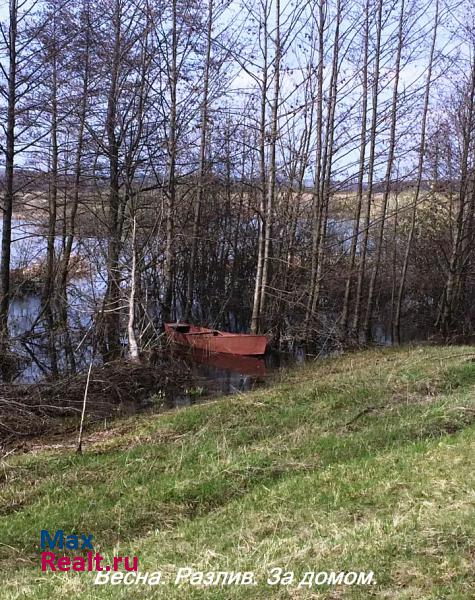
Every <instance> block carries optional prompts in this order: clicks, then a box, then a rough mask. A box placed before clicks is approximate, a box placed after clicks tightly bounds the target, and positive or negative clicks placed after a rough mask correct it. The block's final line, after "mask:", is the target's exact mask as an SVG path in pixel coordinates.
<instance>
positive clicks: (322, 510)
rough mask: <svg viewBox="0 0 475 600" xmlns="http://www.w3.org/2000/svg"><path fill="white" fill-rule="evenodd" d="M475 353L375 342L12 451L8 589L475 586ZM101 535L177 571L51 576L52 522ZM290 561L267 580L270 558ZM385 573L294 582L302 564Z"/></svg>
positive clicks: (287, 590) (348, 590)
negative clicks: (240, 388)
mask: <svg viewBox="0 0 475 600" xmlns="http://www.w3.org/2000/svg"><path fill="white" fill-rule="evenodd" d="M474 356H475V354H474V352H473V350H472V349H470V348H468V347H450V348H447V347H438V348H436V347H421V348H417V347H414V348H404V349H387V350H372V351H367V352H361V353H356V354H352V355H348V356H346V357H343V358H337V359H327V360H323V361H320V362H319V363H316V364H315V365H308V366H305V367H303V368H300V369H296V370H294V371H289V372H287V373H284V374H282V376H281V378H280V379H281V380H280V381H278V382H276V383H275V385H273V386H272V387H269V388H267V389H263V390H259V391H256V392H253V393H251V394H246V395H243V396H239V397H227V398H223V399H220V400H218V401H214V402H212V403H209V404H202V405H199V406H195V407H192V408H187V409H184V410H181V411H177V412H174V413H170V414H166V415H157V416H145V415H142V416H140V417H135V418H133V419H130V420H126V421H122V422H120V423H118V424H116V425H115V426H114V428H113V429H112V430H111V431H110V432H108V433H107V434H101V433H100V432H96V433H94V434H91V435H90V436H89V440H88V441H87V442H86V450H85V453H84V455H82V456H78V455H76V454H75V453H74V451H73V449H72V447H70V446H68V445H65V447H64V448H59V449H58V448H50V449H48V448H47V447H46V448H44V449H43V450H41V451H38V452H34V453H33V452H31V453H27V454H23V455H11V456H9V457H7V458H6V459H4V460H3V461H2V462H1V463H0V479H1V488H0V572H1V573H2V584H3V585H2V587H1V588H0V598H9V599H10V598H33V599H40V598H54V599H62V598H79V599H88V600H89V599H95V598H98V599H101V598H111V599H112V598H114V599H115V598H134V599H135V598H137V599H140V598H163V599H172V600H173V599H175V598H176V599H178V598H180V599H183V598H212V599H222V600H231V599H234V598H256V599H265V598H356V599H358V598H368V597H374V598H388V599H403V598H404V599H434V600H436V599H437V600H445V599H453V600H458V599H465V598H467V599H468V598H472V597H474V596H475V577H474V559H475V472H474V457H475V453H474V450H475V426H474V423H475V397H474V391H475V362H474V361H473V358H474ZM59 528H63V529H64V530H65V531H66V532H68V533H69V532H73V531H75V532H87V533H92V534H94V539H95V544H96V545H95V549H96V550H98V551H101V553H102V554H103V555H105V556H106V557H107V558H109V559H110V557H111V556H112V555H114V554H124V555H127V554H131V555H137V556H139V568H140V571H142V572H145V571H149V572H152V571H156V570H161V571H162V572H163V577H164V578H165V581H166V583H165V584H164V585H160V586H156V587H154V588H150V587H149V586H136V585H133V586H124V585H116V586H111V585H103V586H94V585H93V584H92V581H93V577H92V575H91V574H87V573H79V574H74V573H71V574H69V573H68V574H67V573H59V574H51V573H47V574H43V573H41V571H40V568H39V564H40V560H39V555H40V550H39V532H40V530H41V529H50V530H53V531H55V530H56V529H59ZM184 566H190V567H193V568H196V569H200V570H204V571H210V570H214V571H220V570H232V571H250V570H252V571H254V572H255V573H256V578H257V580H258V584H257V585H255V586H234V585H233V586H226V587H212V588H199V587H191V586H184V587H175V586H174V585H172V584H171V583H170V584H169V583H167V581H168V580H171V581H173V580H174V574H175V573H176V571H177V569H178V568H179V567H184ZM276 566H281V567H282V568H284V569H285V570H286V571H290V570H291V571H294V572H295V574H296V575H295V576H296V582H295V584H294V585H290V586H274V587H270V586H268V585H266V579H267V573H268V571H269V570H270V569H272V568H273V567H276ZM309 570H310V571H337V572H338V571H370V570H372V571H374V573H375V579H376V584H375V585H372V586H333V587H328V586H319V587H314V588H312V589H309V588H306V587H304V588H298V586H297V584H298V581H299V580H300V576H302V575H303V574H304V573H305V571H309Z"/></svg>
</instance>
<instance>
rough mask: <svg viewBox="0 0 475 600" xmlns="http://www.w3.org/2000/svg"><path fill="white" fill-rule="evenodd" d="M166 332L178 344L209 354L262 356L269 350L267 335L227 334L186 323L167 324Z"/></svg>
mask: <svg viewBox="0 0 475 600" xmlns="http://www.w3.org/2000/svg"><path fill="white" fill-rule="evenodd" d="M165 332H166V333H167V335H168V336H169V338H170V339H171V340H172V341H173V342H174V343H176V344H180V345H182V346H188V347H190V348H197V349H199V350H202V351H204V352H209V353H221V354H236V355H238V356H262V355H263V354H265V351H266V348H267V338H266V336H265V335H252V334H241V333H227V332H224V331H217V330H216V329H207V328H206V327H196V326H194V325H188V324H186V323H166V324H165Z"/></svg>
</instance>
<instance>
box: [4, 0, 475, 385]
mask: <svg viewBox="0 0 475 600" xmlns="http://www.w3.org/2000/svg"><path fill="white" fill-rule="evenodd" d="M0 54H1V61H0V70H1V73H0V94H1V106H0V109H1V119H0V125H1V132H0V135H1V139H0V144H1V145H0V149H1V154H2V160H3V167H4V171H3V176H2V181H1V185H2V188H3V189H2V209H3V210H2V219H3V227H2V247H1V267H0V281H1V291H0V343H1V348H0V350H1V351H2V356H3V359H2V360H0V363H2V371H3V372H4V377H5V378H7V377H8V370H9V368H10V363H9V361H8V360H7V357H8V356H13V355H14V353H15V352H16V349H17V347H20V346H21V348H22V351H23V352H26V353H27V354H28V355H30V356H31V355H32V356H33V357H34V358H35V360H36V362H37V364H38V367H39V368H40V369H41V371H42V372H43V373H45V374H48V375H50V374H52V375H59V374H61V373H74V372H76V371H77V370H78V369H79V368H80V367H81V364H79V362H80V361H79V358H78V356H79V352H80V351H81V349H84V348H88V349H89V350H88V352H89V354H91V353H94V355H95V354H97V355H100V356H102V357H103V358H104V359H105V360H109V359H112V358H115V357H117V356H119V355H122V354H124V353H127V354H128V356H129V357H130V358H132V359H133V360H138V359H139V358H140V356H141V353H143V352H144V351H147V350H149V349H150V348H152V347H154V346H155V345H156V344H157V343H158V340H159V339H160V334H161V332H162V331H163V324H164V323H165V322H168V321H171V320H173V321H174V320H178V319H185V320H188V321H192V322H196V323H201V324H208V325H212V326H214V327H222V328H224V329H227V330H229V331H249V330H250V331H251V332H253V333H257V332H264V333H267V334H268V335H269V337H270V339H271V341H272V344H273V346H274V347H276V348H286V347H288V346H289V345H292V344H295V343H306V344H308V345H309V346H310V347H314V348H321V347H323V346H326V347H328V348H331V347H335V345H337V346H347V345H350V346H351V345H356V344H360V343H368V342H371V341H378V342H384V343H400V342H403V341H405V340H408V339H423V338H426V337H428V336H429V335H441V336H442V337H443V338H444V339H447V338H449V339H450V338H454V337H456V336H470V335H472V334H473V333H474V323H475V303H474V302H473V299H474V294H475V219H474V215H475V21H474V8H473V4H472V2H469V1H468V0H462V1H457V0H394V1H392V2H383V0H313V1H310V2H283V1H282V0H243V1H218V0H171V1H170V2H164V1H162V0H156V1H153V2H152V1H151V0H134V1H130V0H129V1H126V0H101V1H100V2H96V1H94V0H75V1H68V0H45V1H41V2H40V1H30V0H23V1H18V0H10V1H9V12H8V16H7V17H6V18H5V19H4V20H3V22H2V24H1V29H0ZM24 222H33V223H34V226H35V227H34V229H31V228H30V229H28V234H27V235H26V234H25V235H24V236H23V235H17V234H15V227H16V226H18V223H20V225H21V224H22V223H24ZM21 226H23V225H21ZM18 237H25V239H26V238H28V237H36V238H37V239H39V240H41V243H40V246H41V249H40V250H38V252H37V253H36V254H32V251H31V248H30V249H29V248H28V247H23V250H22V253H20V254H21V256H19V257H18V256H17V257H13V256H12V244H13V243H14V240H18ZM15 243H18V241H16V242H15ZM25 243H26V242H25ZM27 284H28V285H27ZM25 290H27V291H25ZM25 296H27V297H29V298H30V297H34V298H36V299H38V303H37V305H36V304H35V306H36V309H35V310H36V313H35V315H34V318H32V319H31V322H30V323H29V325H28V327H26V328H25V327H24V328H23V329H22V330H21V331H19V330H18V329H17V328H16V327H15V325H14V323H12V307H13V305H14V303H15V302H16V301H17V300H18V299H22V298H23V299H24V298H25ZM12 360H13V359H12ZM78 361H79V362H78Z"/></svg>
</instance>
